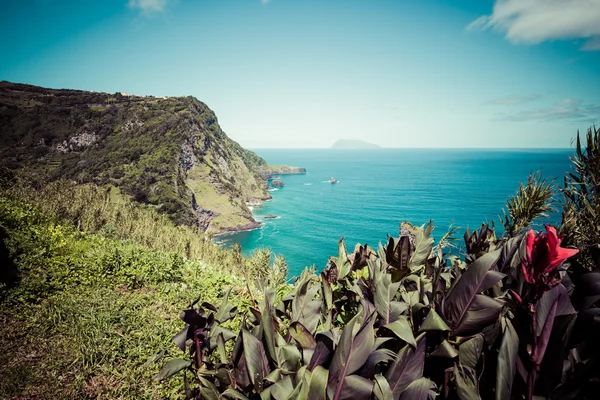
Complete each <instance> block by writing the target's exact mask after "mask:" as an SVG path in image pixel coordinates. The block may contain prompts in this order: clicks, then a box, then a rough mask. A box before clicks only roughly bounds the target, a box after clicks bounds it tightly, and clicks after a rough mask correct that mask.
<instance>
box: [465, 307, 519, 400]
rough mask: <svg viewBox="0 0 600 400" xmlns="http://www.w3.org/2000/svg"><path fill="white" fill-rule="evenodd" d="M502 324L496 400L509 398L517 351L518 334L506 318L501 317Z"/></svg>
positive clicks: (515, 368) (515, 367)
mask: <svg viewBox="0 0 600 400" xmlns="http://www.w3.org/2000/svg"><path fill="white" fill-rule="evenodd" d="M503 325H504V329H503V333H502V343H501V344H500V350H499V352H498V364H497V369H496V400H504V399H510V398H511V391H512V384H513V380H514V377H515V371H516V370H517V352H518V351H519V336H518V335H517V332H516V331H515V328H513V326H512V323H511V322H510V320H509V319H508V318H503ZM461 350H462V348H461ZM461 355H462V354H461Z"/></svg>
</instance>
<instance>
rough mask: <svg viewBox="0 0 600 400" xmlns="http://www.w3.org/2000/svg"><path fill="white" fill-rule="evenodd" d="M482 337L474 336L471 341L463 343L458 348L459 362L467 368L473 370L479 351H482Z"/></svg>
mask: <svg viewBox="0 0 600 400" xmlns="http://www.w3.org/2000/svg"><path fill="white" fill-rule="evenodd" d="M483 342H484V339H483V335H482V334H479V335H475V336H473V337H472V338H471V339H469V340H467V341H466V342H463V343H462V344H461V345H460V346H459V347H458V349H459V358H458V359H459V361H460V363H461V364H462V365H464V366H465V367H468V368H472V369H475V366H476V365H477V362H478V361H479V356H480V355H481V350H482V349H483Z"/></svg>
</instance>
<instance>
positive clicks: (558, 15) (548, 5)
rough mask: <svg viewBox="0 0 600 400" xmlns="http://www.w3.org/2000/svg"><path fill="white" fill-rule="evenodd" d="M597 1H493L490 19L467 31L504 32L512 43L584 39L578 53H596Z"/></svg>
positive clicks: (599, 32)
mask: <svg viewBox="0 0 600 400" xmlns="http://www.w3.org/2000/svg"><path fill="white" fill-rule="evenodd" d="M599 21H600V1H598V0H496V2H495V3H494V8H493V12H492V14H491V15H483V16H481V17H479V18H477V19H476V20H474V21H473V22H471V23H470V24H469V25H468V26H467V30H485V29H489V28H493V29H497V30H500V31H502V32H505V35H506V38H507V39H508V40H510V41H511V42H513V43H526V44H537V43H541V42H544V41H548V40H562V39H582V38H583V39H588V40H587V41H586V42H585V43H584V44H583V47H582V50H600V22H599Z"/></svg>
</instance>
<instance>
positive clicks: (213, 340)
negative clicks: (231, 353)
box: [208, 325, 237, 351]
mask: <svg viewBox="0 0 600 400" xmlns="http://www.w3.org/2000/svg"><path fill="white" fill-rule="evenodd" d="M219 336H223V340H224V341H225V342H226V343H227V342H228V341H230V340H232V339H235V338H236V337H237V334H236V333H235V332H233V331H230V330H229V329H225V328H223V327H222V326H221V325H217V326H215V327H214V328H213V329H211V330H210V337H209V338H208V348H209V350H210V351H212V350H214V349H215V348H216V347H217V337H219Z"/></svg>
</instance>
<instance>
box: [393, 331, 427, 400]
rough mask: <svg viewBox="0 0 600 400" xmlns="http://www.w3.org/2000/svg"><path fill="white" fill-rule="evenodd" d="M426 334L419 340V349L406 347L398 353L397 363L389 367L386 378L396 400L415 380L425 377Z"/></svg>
mask: <svg viewBox="0 0 600 400" xmlns="http://www.w3.org/2000/svg"><path fill="white" fill-rule="evenodd" d="M425 342H426V340H425V333H423V334H421V335H420V336H419V337H418V338H417V347H416V348H413V347H412V346H410V345H406V346H404V347H403V348H402V349H400V351H399V352H398V356H397V358H396V361H394V363H392V365H390V366H389V368H388V370H387V372H386V373H385V378H386V379H387V380H388V382H390V386H391V388H392V392H393V393H394V399H396V400H397V399H399V398H400V395H401V394H402V392H404V390H406V388H407V387H408V385H410V383H411V382H412V381H414V380H415V379H418V378H420V377H422V376H423V368H424V366H425V344H426V343H425Z"/></svg>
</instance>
